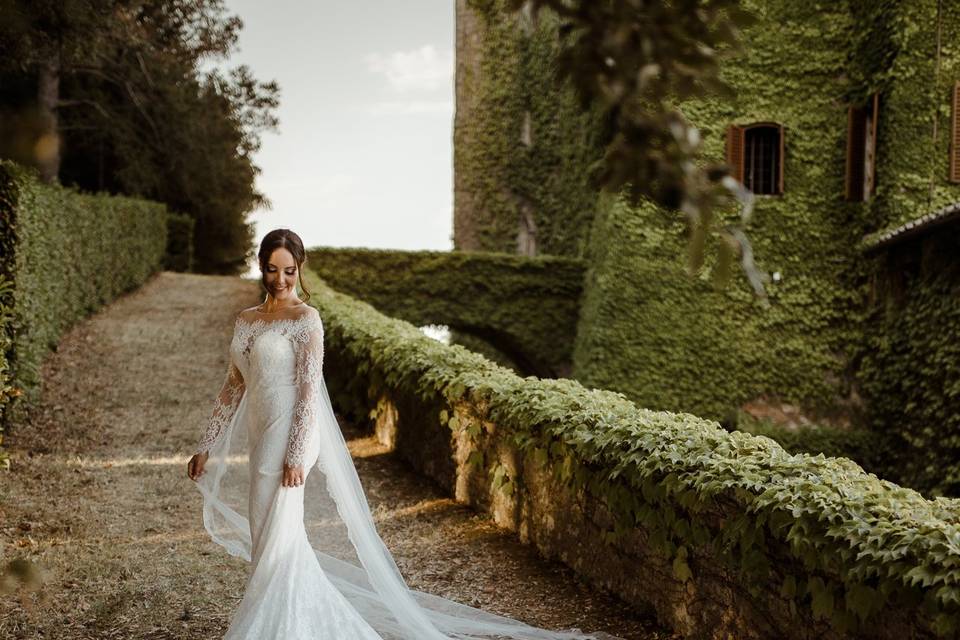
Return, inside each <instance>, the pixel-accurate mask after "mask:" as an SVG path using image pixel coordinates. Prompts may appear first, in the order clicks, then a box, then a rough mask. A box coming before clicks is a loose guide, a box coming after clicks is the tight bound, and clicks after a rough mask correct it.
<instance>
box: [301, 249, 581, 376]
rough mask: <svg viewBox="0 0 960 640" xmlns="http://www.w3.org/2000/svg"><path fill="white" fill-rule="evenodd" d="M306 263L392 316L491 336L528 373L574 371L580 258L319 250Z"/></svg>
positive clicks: (488, 338) (339, 287) (489, 339)
mask: <svg viewBox="0 0 960 640" xmlns="http://www.w3.org/2000/svg"><path fill="white" fill-rule="evenodd" d="M307 264H308V265H310V266H312V268H313V269H314V271H316V272H317V274H318V275H319V276H320V277H322V278H323V279H324V280H326V281H327V282H328V283H329V284H330V285H331V286H333V287H335V288H336V289H337V290H338V291H342V292H344V293H347V294H349V295H352V296H355V297H357V298H360V299H361V300H364V301H366V302H369V303H370V304H372V305H373V306H375V307H376V308H377V309H379V310H380V311H382V312H384V313H387V314H389V315H391V316H395V317H399V318H403V319H404V320H407V321H408V322H411V323H413V324H415V325H418V326H422V325H426V324H446V325H448V326H449V327H450V328H451V329H452V330H455V331H458V332H460V333H463V334H467V335H473V336H476V337H477V338H481V339H483V340H485V341H486V342H487V343H489V344H490V345H492V346H493V347H495V348H497V349H498V350H499V351H501V352H502V353H504V354H505V355H506V356H507V358H508V359H509V360H510V361H512V362H513V363H514V364H515V365H516V366H517V367H518V368H519V369H520V371H521V372H523V373H529V374H534V375H539V376H542V377H558V376H560V375H562V374H563V373H565V372H566V371H567V370H568V369H569V363H570V358H571V351H572V349H573V338H574V334H575V333H576V325H577V313H578V311H579V301H580V293H581V289H582V286H583V269H584V265H583V263H582V262H581V261H580V260H576V259H572V258H562V257H558V256H540V257H534V258H527V257H524V256H518V255H512V254H506V253H493V252H480V251H469V252H461V251H454V252H449V251H390V250H384V249H338V248H313V249H311V250H310V251H309V252H308V258H307ZM507 303H509V304H507Z"/></svg>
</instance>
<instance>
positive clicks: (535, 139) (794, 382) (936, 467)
mask: <svg viewBox="0 0 960 640" xmlns="http://www.w3.org/2000/svg"><path fill="white" fill-rule="evenodd" d="M743 4H744V5H745V6H746V7H747V8H748V9H750V10H751V11H752V12H753V13H754V14H755V15H756V17H757V20H756V22H755V24H753V25H751V26H750V27H749V28H748V29H747V30H745V32H744V34H743V42H744V48H745V52H744V53H743V54H741V55H739V56H738V57H736V58H731V59H729V60H728V61H727V62H726V64H725V66H724V67H723V69H722V75H723V77H724V79H725V80H726V81H727V83H728V84H730V85H731V86H732V87H733V88H734V89H735V92H736V95H735V97H733V98H713V99H706V100H696V101H688V102H684V103H683V104H682V105H681V108H682V110H683V112H684V113H685V114H686V115H687V117H688V118H689V119H690V120H691V121H692V122H693V123H694V124H696V125H697V126H698V127H699V128H700V130H701V133H702V134H703V136H704V139H705V153H706V155H708V156H712V157H714V158H726V160H727V162H728V163H729V164H730V165H731V167H733V170H734V173H735V175H736V176H737V177H738V178H739V179H741V180H742V181H743V182H744V183H745V184H746V185H747V186H748V187H750V188H751V189H752V190H753V191H754V193H755V194H757V202H756V207H755V214H754V216H753V219H752V221H751V224H750V226H749V228H748V229H747V232H748V235H749V237H750V239H751V242H752V244H753V249H754V253H755V255H756V260H757V263H758V266H759V267H760V268H761V269H762V270H764V271H766V272H768V273H770V274H772V276H773V277H772V279H771V281H770V282H769V283H768V285H767V289H768V300H769V304H768V305H765V304H763V302H762V301H761V300H759V299H758V298H756V297H755V296H754V294H753V293H752V290H751V289H750V288H749V286H748V285H747V283H746V282H744V281H742V279H741V281H739V282H734V283H733V284H731V285H729V286H728V287H727V288H725V289H723V290H716V289H715V288H714V287H713V285H712V284H711V282H710V279H709V275H708V273H707V270H706V269H705V270H704V273H703V275H702V276H701V277H692V278H691V277H690V276H688V275H687V274H686V272H685V262H684V260H685V250H684V247H685V242H686V240H685V228H684V224H683V221H682V219H681V216H680V215H678V214H677V213H675V212H669V211H664V210H661V209H658V208H656V207H653V206H649V207H639V208H633V207H629V206H627V205H625V204H624V202H623V201H621V200H619V199H617V198H612V197H600V196H597V195H596V194H595V192H594V191H593V190H592V189H591V188H590V187H589V185H588V184H587V179H586V176H587V172H588V169H589V165H590V163H591V162H592V161H593V160H595V159H596V158H597V157H598V154H599V153H600V150H599V149H598V147H597V141H596V131H597V127H598V126H599V125H598V122H597V121H596V119H594V118H592V117H591V116H590V115H583V114H581V113H580V111H579V109H578V106H577V104H576V101H575V99H574V97H573V95H572V92H571V91H570V90H569V89H568V88H567V87H561V86H559V85H557V84H556V82H555V66H554V65H555V57H556V53H557V47H558V35H557V25H556V21H555V20H552V19H551V18H550V16H548V15H545V14H541V15H540V16H538V17H535V16H533V15H531V14H529V13H523V12H521V13H518V14H511V13H509V12H507V11H506V10H505V8H504V6H503V2H502V0H458V2H457V81H456V92H457V115H456V120H455V133H454V147H455V152H454V163H455V164H454V175H455V188H454V190H455V225H454V226H455V233H454V242H455V247H456V249H458V250H466V251H476V250H482V251H507V252H515V253H520V254H524V255H539V254H554V255H564V256H574V257H579V258H582V259H584V260H585V262H586V272H585V273H586V275H585V280H584V286H583V293H582V297H581V305H580V311H579V317H578V320H577V329H576V337H575V341H574V349H573V353H572V374H571V375H572V376H573V377H575V378H577V379H578V380H580V381H581V382H583V383H584V384H587V385H589V386H596V387H604V388H609V389H615V390H619V391H622V392H624V393H625V394H626V395H628V396H629V397H631V398H633V399H634V400H636V401H637V402H638V403H639V404H641V405H643V406H646V407H650V408H655V409H668V410H673V411H687V412H691V413H696V414H699V415H703V416H707V417H712V418H717V419H721V420H726V421H728V422H729V423H730V424H736V423H737V421H738V416H743V415H744V414H745V413H748V414H753V415H754V416H759V417H768V418H771V419H773V420H775V421H777V422H781V423H804V422H806V421H808V420H809V421H814V422H817V423H819V424H825V425H832V426H836V427H846V426H870V427H873V428H875V429H879V431H878V432H877V433H878V434H879V435H881V436H883V437H886V436H890V437H891V438H894V439H895V443H896V448H898V449H900V450H904V451H905V450H911V449H913V450H915V451H916V452H919V453H922V454H924V455H921V456H914V457H912V458H911V459H913V460H917V459H923V460H924V462H923V463H922V464H921V463H917V464H912V463H911V464H906V465H905V466H904V467H903V468H904V469H908V471H905V474H906V475H907V476H909V477H910V478H917V480H916V482H917V483H918V484H923V485H925V486H930V487H934V488H940V489H945V490H951V489H950V488H949V487H950V486H951V485H953V484H955V483H958V482H960V465H958V470H957V473H958V475H957V477H956V478H954V477H953V476H951V475H950V472H949V469H951V468H952V465H953V464H954V461H955V460H957V457H958V456H957V452H960V296H958V293H960V289H958V282H960V279H958V277H957V269H958V266H957V265H958V263H960V261H958V257H960V242H958V239H960V233H958V228H960V213H958V212H960V159H958V153H960V144H957V143H958V142H960V127H958V122H957V118H958V109H957V106H958V105H957V97H958V89H957V87H958V81H960V46H958V45H957V43H958V42H960V6H958V5H956V4H955V3H946V2H938V1H937V0H916V1H912V2H900V1H894V0H873V1H867V2H862V1H859V0H858V1H856V2H855V1H853V0H850V1H848V2H813V3H796V2H789V1H787V0H745V1H744V3H743ZM724 215H730V216H735V215H736V212H734V211H731V212H725V214H724ZM708 263H709V256H708ZM926 453H930V454H931V455H926ZM944 469H946V470H947V471H944ZM944 474H946V475H944ZM905 477H906V476H905Z"/></svg>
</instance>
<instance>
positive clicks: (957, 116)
mask: <svg viewBox="0 0 960 640" xmlns="http://www.w3.org/2000/svg"><path fill="white" fill-rule="evenodd" d="M949 179H950V182H960V80H957V81H956V82H954V83H953V110H952V112H951V114H950V175H949Z"/></svg>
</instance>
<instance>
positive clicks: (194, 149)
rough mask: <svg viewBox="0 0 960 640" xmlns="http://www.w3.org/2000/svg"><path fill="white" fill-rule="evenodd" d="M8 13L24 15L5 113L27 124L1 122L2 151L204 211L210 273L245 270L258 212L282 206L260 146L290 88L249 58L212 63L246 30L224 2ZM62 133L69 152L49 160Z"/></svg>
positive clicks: (3, 73)
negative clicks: (260, 178)
mask: <svg viewBox="0 0 960 640" xmlns="http://www.w3.org/2000/svg"><path fill="white" fill-rule="evenodd" d="M0 15H4V17H5V18H6V16H8V15H9V16H11V17H12V19H11V20H9V21H7V20H4V21H3V22H2V26H0V55H2V59H3V61H4V62H2V63H0V89H2V92H0V108H5V115H6V116H7V117H5V118H3V120H4V121H7V122H12V123H13V127H12V128H13V129H14V130H13V131H6V130H3V129H2V128H0V154H2V155H4V156H6V157H12V158H14V159H17V160H20V161H26V162H28V163H32V164H37V165H38V166H40V167H41V171H42V172H43V175H44V176H45V177H46V178H47V179H53V177H55V176H56V175H58V174H59V178H60V181H61V182H63V183H64V184H74V185H76V186H78V187H80V188H82V189H88V190H106V191H111V192H115V193H127V194H132V195H139V196H143V197H148V198H152V199H155V200H159V201H161V202H165V203H167V204H168V205H169V206H170V208H171V209H173V210H176V211H181V212H184V213H187V214H189V215H191V216H192V217H194V218H195V219H196V220H197V223H198V224H197V227H196V229H197V232H196V234H195V238H194V239H195V243H196V246H195V250H194V254H195V256H196V266H197V269H198V270H200V271H208V272H217V273H234V272H236V271H237V270H239V269H241V268H242V267H243V266H244V265H245V263H246V259H247V258H248V257H249V255H250V253H251V251H252V235H253V234H252V229H251V228H250V226H249V225H248V224H247V223H246V221H245V220H246V215H247V214H248V213H249V212H250V211H251V210H253V209H254V208H256V207H260V206H268V204H269V203H268V202H267V200H266V198H265V197H264V196H263V195H262V194H260V193H258V192H257V191H256V189H255V188H254V180H255V177H256V175H257V173H258V172H259V169H258V168H257V167H256V166H255V165H254V163H253V160H252V154H253V153H254V152H255V151H256V150H257V149H258V148H259V146H260V135H261V134H262V133H263V132H264V131H269V130H272V129H275V128H276V126H277V120H276V117H275V115H274V110H275V109H276V107H277V105H278V103H279V102H278V101H279V87H278V86H277V85H276V83H275V82H267V83H261V82H258V81H257V80H256V79H255V78H254V77H253V76H252V74H251V73H250V70H249V69H247V68H245V67H240V68H238V69H234V70H232V71H229V72H220V71H213V72H202V71H201V70H200V68H201V65H202V64H203V63H205V62H208V61H216V60H222V59H225V58H227V57H228V56H229V54H230V52H231V51H232V50H233V48H234V47H235V46H236V42H237V37H238V33H239V30H240V29H241V28H242V22H241V21H240V19H239V18H237V17H236V16H231V15H229V14H228V13H227V12H226V9H225V7H224V3H223V0H117V1H112V2H111V1H108V0H69V1H68V2H53V1H52V0H44V1H43V2H32V1H27V0H0ZM51 59H53V60H55V62H54V63H50V62H49V61H50V60H51ZM51 68H53V69H55V70H56V73H55V74H54V73H53V72H51V71H50V69H51ZM44 87H47V88H46V89H45V88H44ZM50 87H55V90H53V89H51V88H50ZM34 88H35V89H34ZM35 96H36V97H35ZM44 96H47V97H46V98H44ZM0 127H2V125H0ZM17 132H22V133H20V135H17ZM51 137H52V139H53V140H55V141H57V142H58V144H57V145H56V146H55V148H56V149H57V153H56V156H55V157H46V156H44V157H40V156H38V155H37V153H36V152H37V150H41V151H42V150H43V149H45V148H46V147H45V146H44V143H43V140H50V139H51Z"/></svg>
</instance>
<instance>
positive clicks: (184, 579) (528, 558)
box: [0, 272, 671, 640]
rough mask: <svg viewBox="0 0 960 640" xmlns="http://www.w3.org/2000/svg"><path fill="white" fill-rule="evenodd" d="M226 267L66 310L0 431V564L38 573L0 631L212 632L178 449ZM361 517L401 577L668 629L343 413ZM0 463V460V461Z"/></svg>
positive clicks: (231, 300) (188, 437)
mask: <svg viewBox="0 0 960 640" xmlns="http://www.w3.org/2000/svg"><path fill="white" fill-rule="evenodd" d="M258 291H259V289H258V285H257V284H256V283H255V282H253V281H247V280H243V279H240V278H234V277H223V276H202V275H195V274H180V273H172V272H163V273H160V274H157V275H156V276H155V277H154V278H152V279H151V280H150V281H149V282H148V283H146V284H145V285H144V286H143V287H141V288H140V289H138V290H137V291H135V292H133V293H131V294H128V295H126V296H124V297H122V298H121V299H119V300H117V301H115V302H114V303H113V304H111V305H109V306H108V307H106V308H104V309H102V310H100V312H99V313H97V314H95V315H93V316H91V317H90V318H88V319H86V320H84V321H82V322H80V323H79V324H78V325H77V326H76V327H74V328H73V329H72V330H71V331H70V332H68V334H67V335H65V336H64V337H63V338H62V340H61V342H60V344H59V347H58V349H57V351H56V352H55V353H52V354H51V355H50V356H49V357H48V358H47V359H46V361H45V363H44V368H43V377H44V380H45V383H44V394H43V396H44V397H43V401H42V403H41V405H40V406H39V407H37V409H36V411H34V413H33V415H32V417H31V420H30V423H29V425H27V426H24V427H23V428H21V429H19V430H18V431H17V432H15V433H13V434H10V435H9V436H8V437H6V439H5V440H4V444H5V446H6V448H7V449H8V451H9V453H10V454H11V458H12V462H11V469H10V471H9V473H6V474H3V475H0V566H2V565H5V564H6V563H7V562H8V561H10V560H12V559H14V558H26V559H29V560H32V561H34V562H37V563H39V564H40V565H42V566H43V567H45V569H46V571H47V581H46V586H45V588H44V590H43V592H42V593H41V594H40V597H37V595H36V594H34V595H29V596H27V597H25V598H16V597H13V596H0V638H3V639H5V640H6V639H11V640H12V639H21V638H91V639H92V638H97V639H104V638H123V639H128V638H145V639H146V638H149V639H154V640H161V639H163V640H166V639H174V638H177V639H179V638H183V639H187V638H189V639H191V640H192V639H194V638H198V637H214V638H218V637H222V635H223V633H224V631H225V630H226V627H227V624H228V622H229V619H230V614H231V613H232V611H233V609H234V607H235V606H236V604H237V603H238V602H239V600H240V597H241V594H242V592H243V587H244V580H245V575H246V573H245V571H246V567H245V562H244V561H243V560H241V559H239V558H234V557H232V556H229V555H228V554H227V553H226V552H225V551H224V550H223V549H221V548H220V547H219V546H217V545H216V544H214V543H213V542H212V541H210V539H209V537H208V536H207V534H206V532H205V531H204V530H203V525H202V522H201V520H200V504H201V499H200V494H199V493H198V492H197V491H196V489H194V488H193V486H192V485H191V481H190V480H189V479H188V478H187V477H186V462H187V460H188V458H189V455H188V453H189V452H190V451H191V449H192V447H193V445H194V444H195V442H196V440H197V438H198V437H199V434H200V431H201V430H202V428H203V424H204V423H205V421H206V417H207V415H208V413H209V411H210V410H211V408H212V404H213V398H214V396H215V395H216V392H217V390H218V388H219V385H220V383H221V382H222V378H223V372H224V371H225V370H226V363H227V346H228V344H229V341H230V332H231V331H232V329H233V319H234V317H235V315H236V312H237V311H238V310H239V309H241V308H244V307H247V306H250V305H253V304H256V303H257V302H258V301H259V295H258ZM345 433H346V435H347V438H348V440H349V441H350V449H351V452H352V453H353V454H354V456H355V462H356V464H357V469H358V471H359V473H360V477H361V480H362V481H363V484H364V487H365V488H366V491H367V495H368V499H369V502H370V504H371V508H372V509H373V511H374V516H375V518H376V520H377V526H378V528H379V530H380V532H381V535H382V536H383V538H384V541H385V542H386V543H387V545H388V546H389V547H390V549H391V551H392V552H393V553H394V557H395V559H396V560H397V564H398V565H399V566H400V569H401V570H402V571H403V573H404V576H405V577H406V578H407V581H408V583H409V584H410V586H411V587H414V588H416V589H420V590H424V591H429V592H432V593H437V594H439V595H442V596H445V597H448V598H453V599H455V600H458V601H460V602H465V603H467V604H470V605H473V606H478V607H481V608H484V609H486V610H489V611H494V612H497V613H501V614H505V615H509V616H511V617H514V618H519V619H522V620H524V621H526V622H529V623H531V624H535V625H537V626H544V627H552V628H561V627H571V626H579V627H580V628H582V629H584V630H590V631H605V632H608V633H610V634H613V635H615V636H619V637H621V638H625V639H628V640H634V639H638V640H639V639H645V640H646V639H653V638H669V637H671V636H670V634H668V633H666V632H664V631H662V630H660V629H659V628H658V627H657V625H656V624H655V623H654V622H653V621H652V619H651V618H650V617H648V616H642V615H640V614H637V613H635V612H634V611H632V610H631V609H630V608H629V607H627V606H626V605H624V604H623V603H622V602H620V601H619V600H617V599H616V598H614V597H611V596H607V595H604V594H601V593H598V592H596V591H595V590H592V589H591V588H589V587H588V586H586V585H584V584H582V583H580V582H579V581H578V580H577V579H576V577H575V576H574V575H573V574H572V572H570V571H569V570H568V569H567V568H566V567H564V566H563V565H561V564H558V563H549V562H545V561H543V560H542V559H540V558H539V557H537V556H536V554H535V552H534V551H533V549H532V547H528V546H525V545H522V544H520V543H519V542H518V541H517V540H516V539H515V538H514V537H513V536H512V535H511V534H509V533H506V532H504V531H502V530H500V529H498V528H497V527H496V526H495V525H494V524H493V523H492V522H491V521H490V519H489V518H487V517H486V516H483V515H479V514H477V513H475V512H474V511H472V510H470V509H469V508H466V507H464V506H462V505H459V504H457V503H456V502H454V501H453V500H451V499H449V498H448V497H446V495H445V494H444V493H443V492H442V491H441V490H440V489H439V488H438V487H436V486H435V485H433V484H432V483H431V482H429V481H427V480H424V479H423V478H422V477H420V476H419V475H417V474H415V473H414V472H412V471H411V470H410V469H409V468H408V467H407V466H405V465H404V464H403V463H402V462H400V461H399V460H397V459H396V458H394V457H393V456H392V455H390V454H389V453H387V452H386V451H385V450H384V449H383V448H382V447H381V446H380V445H379V444H378V443H376V441H375V440H373V439H372V438H369V437H366V436H364V435H363V434H362V433H360V432H359V431H358V430H356V429H354V428H352V427H349V426H347V427H345ZM0 473H2V472H0Z"/></svg>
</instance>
